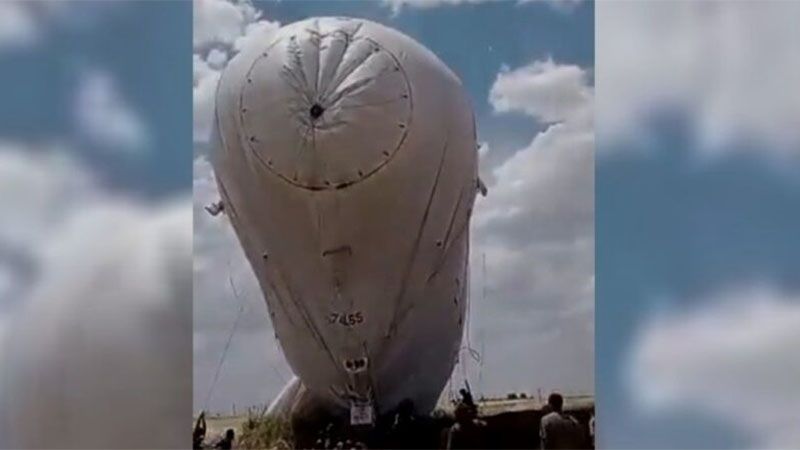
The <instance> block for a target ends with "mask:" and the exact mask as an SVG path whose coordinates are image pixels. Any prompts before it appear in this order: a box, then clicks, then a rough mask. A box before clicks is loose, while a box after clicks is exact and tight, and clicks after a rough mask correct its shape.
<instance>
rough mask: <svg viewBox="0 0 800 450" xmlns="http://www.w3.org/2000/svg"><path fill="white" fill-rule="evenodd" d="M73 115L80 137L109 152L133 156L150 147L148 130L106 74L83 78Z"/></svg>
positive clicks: (84, 76) (89, 75)
mask: <svg viewBox="0 0 800 450" xmlns="http://www.w3.org/2000/svg"><path fill="white" fill-rule="evenodd" d="M74 112H75V120H76V122H77V127H78V131H79V133H80V135H81V136H83V137H85V138H87V139H89V140H90V141H91V142H93V143H95V144H98V145H101V146H103V147H105V148H108V149H109V150H111V151H117V152H123V153H132V154H136V153H139V152H141V151H143V150H144V149H145V148H146V146H147V145H148V143H149V140H150V134H149V130H148V129H147V126H146V125H145V123H144V122H143V120H142V118H141V117H140V116H139V115H138V114H137V113H136V111H134V110H133V108H132V106H131V105H130V104H129V102H128V101H127V100H126V99H125V98H124V97H123V95H122V93H121V92H120V91H119V89H118V87H117V85H116V82H115V81H114V78H113V77H112V76H111V75H110V74H109V73H106V72H103V71H100V70H92V71H89V72H87V73H85V74H84V75H83V77H82V78H81V80H80V82H79V84H78V89H77V92H76V94H75V105H74Z"/></svg>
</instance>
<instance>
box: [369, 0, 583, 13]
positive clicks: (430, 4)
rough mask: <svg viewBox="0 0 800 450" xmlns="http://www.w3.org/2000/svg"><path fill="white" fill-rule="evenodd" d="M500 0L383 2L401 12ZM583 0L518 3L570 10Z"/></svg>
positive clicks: (525, 1)
mask: <svg viewBox="0 0 800 450" xmlns="http://www.w3.org/2000/svg"><path fill="white" fill-rule="evenodd" d="M490 1H498V0H383V3H384V4H386V5H389V6H390V7H391V8H392V12H394V13H395V14H397V13H399V12H400V11H401V10H402V9H403V8H404V7H409V8H438V7H441V6H457V5H464V4H475V3H486V2H490ZM581 1H583V0H518V1H517V4H525V3H539V2H542V3H547V4H548V5H550V6H552V7H553V8H555V9H557V10H560V11H570V10H572V9H573V8H575V6H577V5H578V4H579V3H580V2H581Z"/></svg>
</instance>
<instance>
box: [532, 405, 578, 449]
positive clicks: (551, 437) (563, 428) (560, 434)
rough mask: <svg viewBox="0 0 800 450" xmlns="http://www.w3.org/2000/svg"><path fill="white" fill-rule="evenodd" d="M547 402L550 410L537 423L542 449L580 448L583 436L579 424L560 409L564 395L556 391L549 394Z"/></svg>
mask: <svg viewBox="0 0 800 450" xmlns="http://www.w3.org/2000/svg"><path fill="white" fill-rule="evenodd" d="M547 404H548V405H549V407H550V409H551V410H552V412H550V413H549V414H547V415H545V416H544V417H542V420H541V423H540V425H539V437H540V438H541V440H542V448H543V449H551V448H552V449H564V448H571V449H576V448H581V447H583V445H582V444H583V442H582V439H581V437H582V436H583V432H582V428H581V425H580V424H579V423H578V421H577V420H576V419H575V418H574V417H572V416H571V415H569V414H565V413H564V412H563V411H562V410H563V407H564V397H562V396H561V394H558V393H552V394H550V397H548V398H547Z"/></svg>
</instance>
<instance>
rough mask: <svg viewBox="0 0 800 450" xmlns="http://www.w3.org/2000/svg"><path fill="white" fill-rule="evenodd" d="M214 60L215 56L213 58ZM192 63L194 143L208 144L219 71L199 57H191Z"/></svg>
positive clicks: (196, 55) (195, 55)
mask: <svg viewBox="0 0 800 450" xmlns="http://www.w3.org/2000/svg"><path fill="white" fill-rule="evenodd" d="M215 58H216V56H215ZM192 63H193V91H192V109H193V118H192V120H193V126H194V127H193V130H192V136H193V139H194V142H208V140H209V139H210V136H211V127H212V126H213V122H214V95H215V94H216V90H217V82H218V81H219V77H220V69H214V68H212V67H211V65H210V64H209V63H208V62H206V61H205V60H204V59H203V58H202V57H201V56H200V55H198V54H194V55H192Z"/></svg>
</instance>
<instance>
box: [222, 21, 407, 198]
mask: <svg viewBox="0 0 800 450" xmlns="http://www.w3.org/2000/svg"><path fill="white" fill-rule="evenodd" d="M367 28H369V27H366V26H364V24H363V22H361V21H359V20H339V19H320V20H317V21H313V22H309V23H307V24H304V25H303V26H296V27H289V28H287V29H285V30H283V31H282V32H281V33H280V34H279V35H277V36H276V39H275V40H274V41H272V43H271V44H270V45H269V46H268V47H265V48H262V49H260V51H258V52H252V53H251V54H252V55H253V59H252V60H251V61H250V62H249V63H248V64H249V70H247V72H246V78H245V79H244V80H243V83H242V84H241V85H240V86H241V91H240V92H239V95H238V96H237V97H238V99H239V102H238V104H237V108H238V111H237V115H238V117H239V119H240V120H241V125H242V126H241V128H239V129H238V130H237V132H239V133H242V134H243V135H244V136H242V138H243V139H242V141H243V142H244V143H245V145H246V146H247V147H248V149H247V150H248V151H249V152H250V153H251V155H253V156H254V158H253V159H252V162H253V163H254V164H263V166H264V167H265V168H266V169H267V170H269V171H270V172H272V173H273V174H275V175H277V176H279V177H281V178H283V179H284V180H285V181H288V182H289V183H291V184H293V185H295V186H297V187H300V188H305V189H311V190H324V189H340V188H343V187H347V186H351V185H353V184H355V183H358V182H360V181H361V180H363V179H365V178H367V177H369V176H370V175H372V174H374V173H375V172H377V171H378V170H380V169H381V168H382V167H384V166H385V165H386V164H387V163H389V161H390V160H391V159H392V158H393V157H394V155H395V153H396V152H397V151H398V150H399V149H400V147H401V146H402V144H403V142H404V141H405V137H406V135H407V134H408V133H409V128H410V125H411V115H412V103H413V102H412V96H411V86H410V83H409V81H408V79H407V78H406V72H405V70H404V68H403V66H402V65H401V62H400V60H399V59H398V58H397V57H396V55H394V53H393V52H392V50H390V49H388V48H387V47H385V46H384V44H389V46H391V47H392V48H394V47H396V43H395V42H394V41H392V40H391V38H387V37H386V36H382V35H376V34H375V33H374V32H371V31H369V30H368V29H367ZM382 41H387V42H382Z"/></svg>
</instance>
